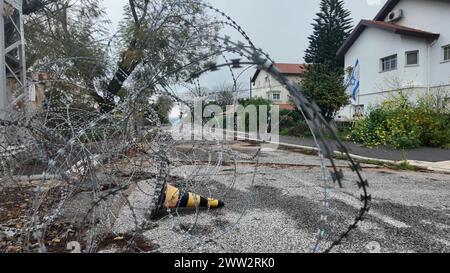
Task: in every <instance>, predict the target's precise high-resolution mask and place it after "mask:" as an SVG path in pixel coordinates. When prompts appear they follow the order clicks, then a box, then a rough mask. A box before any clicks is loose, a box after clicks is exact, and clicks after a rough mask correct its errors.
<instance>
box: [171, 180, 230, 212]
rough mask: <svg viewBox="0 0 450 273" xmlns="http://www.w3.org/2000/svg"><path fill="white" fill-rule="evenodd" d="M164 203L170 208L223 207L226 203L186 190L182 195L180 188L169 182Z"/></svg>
mask: <svg viewBox="0 0 450 273" xmlns="http://www.w3.org/2000/svg"><path fill="white" fill-rule="evenodd" d="M163 205H164V206H165V207H166V208H169V209H177V208H211V209H215V208H222V207H224V206H225V204H224V203H223V202H222V201H219V200H216V199H212V198H205V197H203V196H200V195H197V194H193V193H191V192H185V193H184V194H183V195H182V196H181V194H180V190H179V189H178V188H176V187H174V186H172V185H170V184H167V188H166V196H165V201H164V203H163Z"/></svg>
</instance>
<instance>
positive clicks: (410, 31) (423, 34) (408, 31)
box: [337, 20, 440, 61]
mask: <svg viewBox="0 0 450 273" xmlns="http://www.w3.org/2000/svg"><path fill="white" fill-rule="evenodd" d="M367 27H375V28H378V29H382V30H386V31H390V32H393V33H395V34H400V35H408V36H413V37H419V38H424V39H428V40H436V39H438V38H439V36H440V34H436V33H431V32H427V31H423V30H420V29H415V28H410V27H405V26H400V25H397V24H392V23H387V22H384V21H371V20H361V22H360V23H359V24H358V26H356V28H355V29H354V30H353V32H352V33H351V34H350V36H349V37H348V39H347V40H346V41H345V42H344V44H343V45H342V46H341V48H340V49H339V50H338V52H337V57H338V59H339V60H341V61H342V60H343V59H344V56H345V53H347V51H348V50H349V49H350V48H351V47H352V45H353V43H354V42H355V41H356V40H357V39H358V38H359V36H360V35H361V34H362V33H363V31H364V30H365V29H366V28H367Z"/></svg>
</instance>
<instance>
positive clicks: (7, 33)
mask: <svg viewBox="0 0 450 273" xmlns="http://www.w3.org/2000/svg"><path fill="white" fill-rule="evenodd" d="M22 4H23V0H0V13H1V16H0V118H3V119H5V118H6V119H7V118H8V116H10V115H11V114H12V113H13V112H14V111H15V110H25V106H26V105H25V104H24V103H23V101H24V100H25V101H26V97H25V96H26V95H27V93H28V88H27V84H26V63H25V37H24V28H23V12H22Z"/></svg>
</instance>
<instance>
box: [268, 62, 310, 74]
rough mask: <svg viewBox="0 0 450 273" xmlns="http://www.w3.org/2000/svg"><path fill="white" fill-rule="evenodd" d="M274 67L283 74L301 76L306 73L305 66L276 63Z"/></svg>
mask: <svg viewBox="0 0 450 273" xmlns="http://www.w3.org/2000/svg"><path fill="white" fill-rule="evenodd" d="M275 67H276V68H278V70H280V72H281V73H283V74H303V73H304V72H305V71H306V65H305V64H285V63H276V64H275Z"/></svg>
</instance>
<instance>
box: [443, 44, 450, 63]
mask: <svg viewBox="0 0 450 273" xmlns="http://www.w3.org/2000/svg"><path fill="white" fill-rule="evenodd" d="M443 50H444V62H446V61H450V45H447V46H444V47H443Z"/></svg>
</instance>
